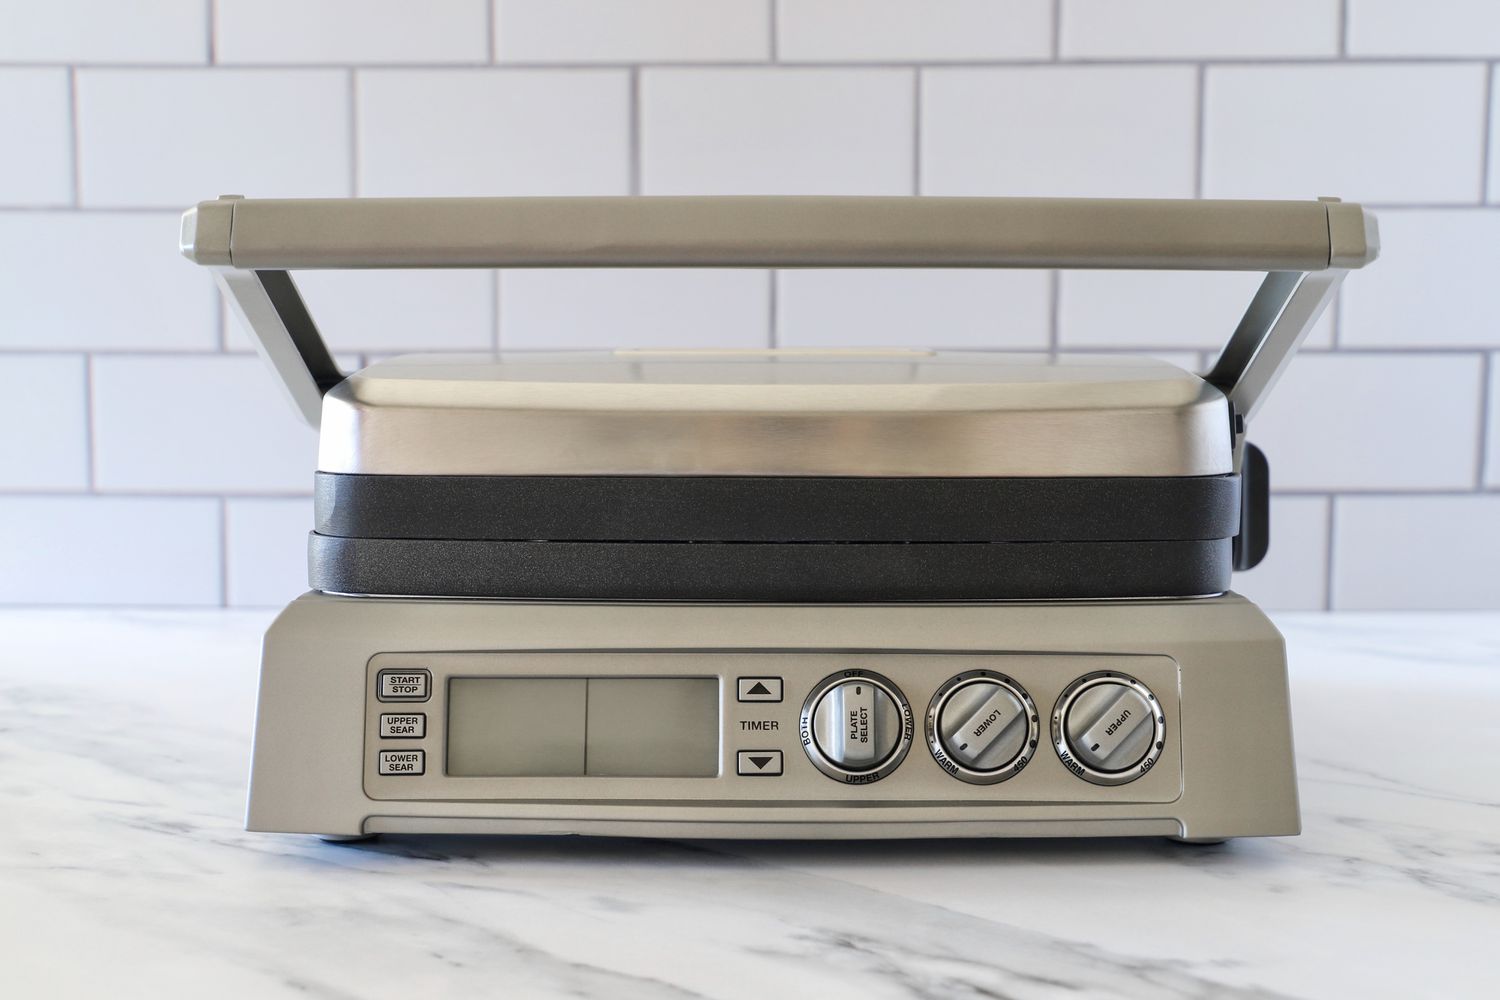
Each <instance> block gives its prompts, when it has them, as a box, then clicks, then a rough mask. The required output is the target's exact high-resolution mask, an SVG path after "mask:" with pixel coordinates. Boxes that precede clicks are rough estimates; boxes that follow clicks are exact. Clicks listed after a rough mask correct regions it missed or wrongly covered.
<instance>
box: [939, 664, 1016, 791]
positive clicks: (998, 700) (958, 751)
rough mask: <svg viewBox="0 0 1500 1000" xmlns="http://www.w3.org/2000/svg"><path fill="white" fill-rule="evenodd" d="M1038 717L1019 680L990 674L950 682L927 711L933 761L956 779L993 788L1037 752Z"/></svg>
mask: <svg viewBox="0 0 1500 1000" xmlns="http://www.w3.org/2000/svg"><path fill="white" fill-rule="evenodd" d="M1037 735H1038V719H1037V712H1036V706H1035V705H1034V704H1033V703H1032V701H1031V696H1030V695H1029V694H1027V693H1026V689H1025V688H1023V687H1022V686H1021V685H1020V684H1018V683H1017V682H1016V681H1014V680H1012V679H1011V678H1009V677H1006V676H1004V675H1003V674H996V673H993V672H991V671H987V670H978V671H971V672H967V673H963V674H959V675H958V676H956V677H953V678H952V679H950V680H949V681H948V682H947V683H945V684H944V685H943V686H942V687H941V688H939V689H938V691H937V693H936V694H935V695H933V698H932V704H931V705H930V706H929V708H928V711H927V744H928V749H929V750H931V751H932V756H933V759H934V760H936V761H937V762H938V765H939V766H940V767H942V768H944V769H945V770H947V771H948V772H949V773H951V774H952V775H953V776H954V777H955V778H958V779H960V780H962V781H967V782H970V783H973V784H994V783H996V782H1000V781H1004V780H1006V779H1007V778H1011V777H1013V776H1015V775H1016V774H1018V773H1020V771H1021V769H1022V768H1024V767H1025V766H1026V765H1027V763H1029V761H1030V758H1031V755H1032V753H1033V752H1034V751H1035V749H1036V745H1037Z"/></svg>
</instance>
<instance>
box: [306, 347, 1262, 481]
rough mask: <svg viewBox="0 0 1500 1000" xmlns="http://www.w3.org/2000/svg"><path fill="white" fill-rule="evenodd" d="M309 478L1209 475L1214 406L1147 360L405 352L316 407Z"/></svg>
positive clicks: (1218, 453) (1219, 434) (1208, 392)
mask: <svg viewBox="0 0 1500 1000" xmlns="http://www.w3.org/2000/svg"><path fill="white" fill-rule="evenodd" d="M322 419H323V426H322V436H321V439H320V446H319V454H318V467H319V469H321V470H322V471H324V472H334V473H363V474H386V475H672V474H681V475H791V476H799V475H805V476H817V475H824V476H839V475H842V476H1208V475H1222V474H1225V473H1228V472H1230V471H1232V468H1233V455H1232V439H1231V434H1230V428H1229V418H1228V404H1227V403H1226V401H1225V398H1224V395H1223V393H1221V392H1220V391H1219V390H1218V389H1216V388H1214V387H1212V386H1210V385H1208V384H1207V383H1206V382H1204V381H1203V380H1202V379H1200V378H1199V377H1198V376H1196V375H1193V374H1191V373H1189V372H1185V371H1183V370H1182V369H1180V368H1177V367H1175V366H1172V365H1169V364H1166V363H1165V362H1161V361H1156V360H1154V359H1149V358H1136V357H1120V356H1091V355H1067V356H1061V357H1059V356H1056V355H1026V354H1005V353H998V352H990V353H986V352H927V351H914V352H910V351H909V352H890V351H875V352H868V353H864V352H849V351H835V352H825V351H728V352H715V351H690V352H671V351H653V352H646V353H640V352H621V353H615V354H610V353H604V352H600V353H578V354H561V355H556V354H533V355H526V354H507V355H499V356H462V355H458V356H421V355H417V356H408V357H402V358H395V359H391V360H389V361H383V362H379V363H377V364H374V365H372V366H370V367H369V368H367V369H365V370H364V371H362V372H359V373H357V374H355V375H354V376H352V377H350V378H349V379H348V380H346V381H345V382H343V383H341V384H340V385H338V386H337V387H335V388H334V389H333V390H332V391H331V392H329V393H328V395H327V396H325V397H324V402H323V414H322Z"/></svg>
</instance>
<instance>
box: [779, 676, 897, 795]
mask: <svg viewBox="0 0 1500 1000" xmlns="http://www.w3.org/2000/svg"><path fill="white" fill-rule="evenodd" d="M801 731H802V733H801V735H802V748H803V749H804V750H805V751H807V756H808V759H809V760H811V761H812V762H813V765H814V766H815V767H817V769H818V770H820V771H822V772H823V773H824V774H826V775H828V776H829V777H831V778H838V779H840V780H842V781H846V782H849V783H850V784H863V783H867V782H871V781H879V780H880V779H881V778H883V777H885V776H886V775H887V774H890V773H891V771H893V770H895V769H896V766H897V765H898V764H900V763H901V759H902V758H903V757H905V756H906V751H907V750H908V749H910V747H911V737H912V716H911V706H910V705H909V704H907V701H906V698H905V696H903V695H902V694H901V691H900V689H899V688H897V687H896V686H895V685H894V684H892V683H891V682H890V681H889V680H888V679H887V678H885V677H882V676H881V675H879V674H876V673H871V672H870V671H867V670H849V671H845V672H843V673H839V674H834V675H832V676H830V677H825V678H824V679H823V680H822V681H820V682H819V683H818V685H817V686H816V687H814V688H813V690H812V693H811V694H809V695H808V696H807V701H806V702H804V703H803V706H802V725H801Z"/></svg>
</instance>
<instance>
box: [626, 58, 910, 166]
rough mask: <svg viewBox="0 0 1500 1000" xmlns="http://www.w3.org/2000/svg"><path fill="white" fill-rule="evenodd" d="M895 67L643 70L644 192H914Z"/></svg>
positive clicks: (906, 96)
mask: <svg viewBox="0 0 1500 1000" xmlns="http://www.w3.org/2000/svg"><path fill="white" fill-rule="evenodd" d="M912 92H913V76H912V72H911V71H909V70H903V69H833V70H827V69H738V68H736V69H652V70H646V71H644V72H643V73H642V74H641V109H640V114H641V124H640V128H641V136H640V143H641V170H642V188H643V191H644V192H645V193H646V194H846V195H847V194H910V193H912V159H913V152H912V143H913V134H912V133H913V128H912V125H913V121H912V115H913V113H914V107H913V99H912Z"/></svg>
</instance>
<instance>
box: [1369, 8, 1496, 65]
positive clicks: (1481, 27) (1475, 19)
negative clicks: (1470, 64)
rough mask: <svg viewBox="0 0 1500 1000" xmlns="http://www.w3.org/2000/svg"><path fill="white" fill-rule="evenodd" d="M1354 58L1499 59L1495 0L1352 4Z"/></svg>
mask: <svg viewBox="0 0 1500 1000" xmlns="http://www.w3.org/2000/svg"><path fill="white" fill-rule="evenodd" d="M1348 3H1349V31H1348V39H1349V54H1350V55H1351V56H1450V57H1451V56H1497V55H1500V4H1497V3H1495V2H1494V0H1422V2H1420V3H1413V2H1412V0H1348Z"/></svg>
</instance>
